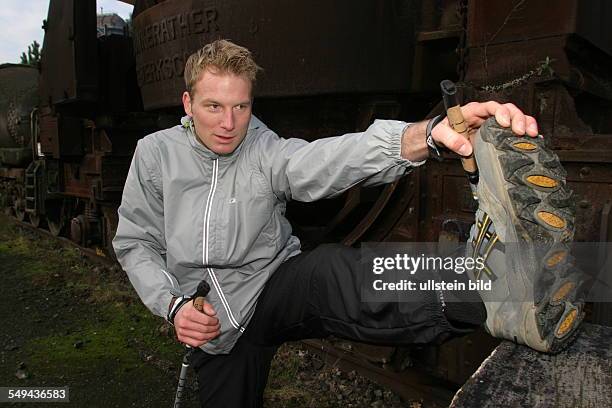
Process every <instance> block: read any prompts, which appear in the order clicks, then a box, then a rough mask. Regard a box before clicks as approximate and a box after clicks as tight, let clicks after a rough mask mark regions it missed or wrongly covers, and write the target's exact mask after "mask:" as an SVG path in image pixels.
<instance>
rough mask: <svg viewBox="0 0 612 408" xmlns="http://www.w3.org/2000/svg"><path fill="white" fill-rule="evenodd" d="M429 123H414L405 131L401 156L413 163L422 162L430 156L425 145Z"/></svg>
mask: <svg viewBox="0 0 612 408" xmlns="http://www.w3.org/2000/svg"><path fill="white" fill-rule="evenodd" d="M426 128H427V121H422V122H417V123H414V124H412V125H410V126H408V127H407V128H406V130H404V133H403V134H402V148H401V153H400V154H401V156H402V158H404V159H406V160H410V161H411V162H420V161H423V160H425V159H427V157H428V156H429V152H428V150H427V144H426V143H425V131H426Z"/></svg>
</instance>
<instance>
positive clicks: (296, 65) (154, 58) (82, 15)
mask: <svg viewBox="0 0 612 408" xmlns="http://www.w3.org/2000/svg"><path fill="white" fill-rule="evenodd" d="M126 2H127V3H131V4H134V13H133V21H132V29H131V31H130V32H128V31H126V32H125V34H124V35H110V36H105V35H103V36H98V35H97V32H96V6H95V1H94V0H78V1H77V0H51V2H50V7H49V15H48V18H47V20H46V21H45V24H44V28H45V40H44V44H43V56H42V61H41V65H40V67H39V72H40V76H39V95H38V102H37V103H36V104H34V105H32V107H31V110H30V112H28V115H29V116H31V123H32V126H29V127H28V129H25V128H24V129H21V128H19V129H20V130H19V132H21V133H19V134H20V135H21V136H19V138H20V139H19V140H23V141H24V143H22V144H21V145H20V146H19V148H21V149H24V148H25V150H28V151H29V152H31V156H28V159H27V160H26V161H27V163H20V165H19V166H17V165H16V164H15V163H14V162H11V161H9V160H6V159H3V160H1V161H0V176H1V177H2V190H0V192H1V193H2V200H3V201H1V202H2V204H3V206H4V207H5V208H6V209H7V211H10V212H13V213H14V214H15V215H17V216H18V217H21V218H25V219H28V220H29V221H30V222H31V223H32V224H34V225H39V224H40V225H44V226H46V227H47V228H48V229H49V230H50V231H51V232H52V233H54V234H57V235H59V234H63V235H67V236H69V237H70V238H71V239H72V240H74V241H76V242H78V243H80V244H81V245H85V246H90V247H95V248H98V249H99V251H100V253H106V254H107V255H108V256H112V249H111V248H110V239H111V238H112V237H113V235H114V231H115V229H116V222H117V218H116V209H117V207H118V205H119V200H120V196H121V191H122V187H123V182H124V180H125V175H126V173H127V169H128V167H129V163H130V159H131V155H132V153H133V149H134V146H135V144H136V141H137V140H138V139H139V138H141V137H143V136H145V135H146V134H148V133H150V132H152V131H155V130H157V129H160V128H164V127H168V126H171V125H174V124H176V123H178V118H179V117H180V116H181V113H182V107H181V103H180V95H181V93H182V91H183V89H184V85H183V78H182V70H183V65H184V62H185V59H186V57H187V56H188V55H189V54H190V53H191V52H193V51H194V50H196V49H197V48H199V47H201V46H202V45H203V44H205V43H207V42H209V41H211V40H213V39H216V38H229V39H232V40H234V41H236V42H238V43H241V44H243V45H245V46H247V47H249V48H250V49H251V50H252V51H253V52H254V54H255V56H256V59H257V61H258V63H259V64H260V65H261V66H263V68H264V72H263V74H262V76H261V78H260V80H259V81H258V85H257V89H256V101H255V105H254V111H255V114H257V115H258V116H259V117H260V118H261V119H262V120H263V121H264V122H266V123H267V124H268V125H269V126H270V127H271V128H272V129H275V130H276V131H277V132H278V133H279V134H280V135H281V136H284V137H301V138H304V139H307V140H314V139H316V138H320V137H325V136H332V135H335V134H341V133H346V132H352V131H358V130H363V129H365V127H367V125H368V124H369V123H370V122H371V121H372V120H373V119H374V118H398V119H403V120H407V121H416V120H420V119H423V118H425V117H428V116H430V115H433V114H435V113H438V112H440V111H441V109H442V107H441V104H440V103H439V100H440V98H439V88H438V84H439V82H440V80H442V79H451V80H454V81H456V82H457V83H458V84H459V87H460V90H461V93H462V97H463V100H464V101H470V100H488V99H494V100H498V101H501V102H505V101H512V102H514V103H515V104H517V105H518V106H519V107H521V108H522V109H523V110H524V111H526V112H527V113H529V114H531V115H533V116H535V117H536V118H537V119H538V122H539V124H540V129H541V132H542V133H543V134H544V135H546V140H547V141H548V142H549V143H550V145H551V146H552V147H553V148H554V149H555V150H556V152H557V153H558V155H559V156H560V158H561V160H562V162H563V164H564V166H565V167H566V169H567V171H568V177H567V179H568V182H569V184H570V186H571V188H572V189H573V190H574V191H575V200H576V203H577V222H576V225H577V232H576V239H577V240H579V241H589V242H595V241H602V242H603V241H610V238H611V235H612V233H611V232H610V231H612V227H611V225H612V220H610V217H611V216H610V213H611V209H612V168H611V166H610V164H611V163H612V119H611V118H612V74H611V72H612V29H611V28H610V25H609V24H606V21H608V20H609V19H610V18H612V7H611V5H610V3H609V2H606V1H604V0H599V1H597V0H589V1H578V0H571V1H566V2H562V3H560V4H558V5H557V6H556V8H555V9H554V10H551V9H550V4H549V2H546V1H544V0H495V1H483V0H469V1H467V0H438V1H426V0H367V1H361V2H354V1H348V0H337V1H334V2H328V1H308V2H307V1H283V2H274V1H271V0H263V1H255V0H247V1H241V2H238V1H218V0H190V1H180V0H163V1H162V0H135V1H126ZM2 73H3V70H2V68H1V67H0V75H2ZM0 78H2V81H3V83H4V81H5V80H4V79H3V77H2V76H0ZM2 106H4V105H2ZM3 109H4V108H3ZM28 109H29V108H28ZM26 116H27V115H26ZM29 116H28V117H29ZM2 117H4V116H2ZM24 117H25V116H24ZM0 125H1V123H0ZM26 127H27V126H26ZM14 129H17V128H14ZM0 130H1V129H0ZM16 131H17V130H15V132H16ZM15 132H13V133H15ZM0 137H2V138H5V137H4V136H0ZM15 137H17V136H15ZM5 139H6V138H5ZM2 140H4V139H2ZM26 140H27V142H25V141H26ZM11 146H12V145H11ZM8 148H14V146H12V147H10V146H4V145H1V146H0V151H2V152H8V150H6V149H8ZM2 149H4V150H2ZM2 154H3V156H0V157H7V156H8V155H9V153H2ZM30 157H31V158H30ZM474 210H475V206H474V202H473V200H472V199H471V194H470V192H469V187H468V184H467V180H466V179H465V177H464V175H463V173H462V169H461V166H460V165H459V161H458V160H457V159H456V158H453V157H450V156H449V157H448V160H447V161H445V162H442V163H427V164H426V165H425V166H424V167H423V168H421V169H418V170H417V171H415V172H413V173H412V174H411V175H410V176H408V177H406V178H404V179H402V180H399V181H397V182H395V183H392V184H390V185H387V186H384V187H380V188H368V189H365V188H361V187H360V186H355V187H354V188H352V189H350V190H349V191H348V192H347V193H345V194H344V195H343V196H342V197H340V198H338V199H334V200H325V201H322V202H318V203H314V204H301V203H292V204H291V205H290V206H289V209H288V215H289V217H290V219H291V221H292V224H293V226H294V229H295V231H296V233H297V235H298V236H300V238H301V239H302V240H303V242H304V244H305V246H312V245H316V244H318V243H321V242H342V243H344V244H346V245H359V243H361V242H366V241H390V242H393V241H429V242H431V241H438V240H453V241H462V240H465V239H466V235H467V232H468V231H469V225H470V224H471V222H472V220H473V213H474ZM598 313H600V315H601V313H603V312H598V311H597V310H595V313H594V319H597V318H598V317H597V316H598ZM326 344H327V343H325V344H318V345H317V346H316V347H319V348H321V347H323V348H325V347H327V345H326ZM494 344H495V342H494V341H493V340H492V339H490V338H488V337H487V336H486V335H485V334H484V333H476V334H474V335H473V336H468V337H465V338H462V339H456V340H453V341H451V342H449V343H446V344H445V345H443V346H441V347H418V348H416V347H415V348H412V349H394V348H384V347H373V346H365V345H354V344H344V343H342V342H338V343H337V344H336V345H339V346H340V347H344V348H345V349H346V350H350V353H351V355H354V356H355V359H356V360H359V361H366V363H367V364H370V365H374V366H377V367H380V366H386V367H388V368H390V369H392V370H395V371H397V372H403V373H405V375H406V378H408V379H409V382H410V384H412V385H411V386H410V387H408V390H407V391H405V394H406V395H410V396H413V397H414V396H421V397H424V398H428V399H431V396H432V395H437V396H439V398H438V400H439V401H445V400H446V399H447V398H448V395H449V394H448V393H449V391H448V390H449V389H451V388H452V387H454V386H456V385H458V384H461V383H463V382H464V381H465V379H466V378H467V376H469V374H471V372H472V371H473V370H474V368H475V366H476V365H477V364H478V363H479V362H480V361H481V360H482V358H483V357H484V356H485V355H486V354H487V352H488V351H489V350H490V349H491V348H492V346H493V345H494ZM402 387H403V386H402ZM399 388H401V387H399Z"/></svg>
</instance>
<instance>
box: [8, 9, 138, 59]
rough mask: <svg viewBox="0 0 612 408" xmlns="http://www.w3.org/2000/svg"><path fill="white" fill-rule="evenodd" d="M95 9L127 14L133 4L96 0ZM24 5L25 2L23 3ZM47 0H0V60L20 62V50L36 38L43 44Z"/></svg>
mask: <svg viewBox="0 0 612 408" xmlns="http://www.w3.org/2000/svg"><path fill="white" fill-rule="evenodd" d="M77 1H78V0H77ZM96 3H97V4H96V5H97V8H98V13H99V12H100V7H102V9H103V11H104V13H113V12H114V13H117V14H119V15H120V16H121V17H122V18H124V19H125V18H127V17H129V16H130V13H131V12H132V9H133V6H131V5H129V4H127V3H122V2H120V1H117V0H96ZM24 5H26V6H24ZM48 9H49V0H25V1H24V0H2V4H1V5H0V64H4V63H5V62H13V63H19V61H20V56H21V53H22V52H24V51H27V49H28V45H30V44H32V41H34V40H36V41H38V42H39V43H40V45H41V46H42V43H43V35H44V31H43V29H42V28H41V27H42V22H43V20H44V19H46V18H47V10H48Z"/></svg>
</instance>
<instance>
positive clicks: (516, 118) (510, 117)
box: [401, 101, 538, 162]
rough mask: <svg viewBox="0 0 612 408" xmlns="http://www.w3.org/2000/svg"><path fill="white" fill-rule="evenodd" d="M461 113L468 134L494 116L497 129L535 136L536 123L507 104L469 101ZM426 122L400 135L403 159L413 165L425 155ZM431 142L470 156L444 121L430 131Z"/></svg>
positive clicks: (464, 141) (469, 150)
mask: <svg viewBox="0 0 612 408" xmlns="http://www.w3.org/2000/svg"><path fill="white" fill-rule="evenodd" d="M461 113H462V114H463V117H464V119H465V121H466V123H467V125H468V128H469V133H470V134H472V133H474V132H476V130H478V128H479V127H480V125H482V123H483V122H484V121H485V120H487V118H489V117H491V116H495V119H496V120H497V123H499V124H500V125H501V126H504V127H509V126H512V131H513V132H514V133H516V134H517V135H520V136H522V135H525V134H527V135H528V136H532V137H535V136H537V135H538V124H537V123H536V120H535V119H534V118H533V117H531V116H528V115H525V114H524V113H523V112H521V110H520V109H519V108H517V107H516V106H515V105H513V104H511V103H505V104H503V105H502V104H500V103H497V102H493V101H489V102H483V103H479V102H470V103H468V104H467V105H464V106H462V107H461ZM426 127H427V121H423V122H418V123H415V124H413V125H412V126H409V127H408V128H407V129H406V131H405V132H404V135H403V136H402V152H401V155H402V157H403V158H405V159H408V160H410V161H413V162H417V161H421V160H425V159H426V158H427V157H428V156H429V152H428V150H427V144H426V143H425V129H426ZM431 136H432V138H433V139H434V141H435V142H436V143H437V144H439V145H441V146H446V147H447V148H448V149H450V150H452V151H454V152H455V153H457V154H459V155H461V156H469V155H470V154H471V153H472V145H471V144H470V142H469V141H468V140H467V139H466V138H465V137H464V136H462V135H460V134H459V133H457V132H455V131H454V130H453V129H452V128H451V127H450V126H449V124H448V118H446V119H444V120H443V121H442V122H440V123H439V124H438V125H437V126H436V127H434V128H433V130H432V131H431Z"/></svg>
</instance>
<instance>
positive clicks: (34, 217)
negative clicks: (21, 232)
mask: <svg viewBox="0 0 612 408" xmlns="http://www.w3.org/2000/svg"><path fill="white" fill-rule="evenodd" d="M28 218H29V219H30V225H32V226H33V227H35V228H38V227H39V226H40V219H41V217H40V215H38V214H28Z"/></svg>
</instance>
